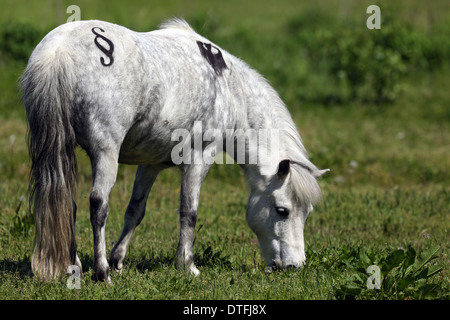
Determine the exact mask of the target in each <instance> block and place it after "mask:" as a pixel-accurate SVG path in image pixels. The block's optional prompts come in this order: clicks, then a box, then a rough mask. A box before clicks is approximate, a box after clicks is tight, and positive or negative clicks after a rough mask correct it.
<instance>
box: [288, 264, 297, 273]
mask: <svg viewBox="0 0 450 320" xmlns="http://www.w3.org/2000/svg"><path fill="white" fill-rule="evenodd" d="M286 269H288V270H294V271H296V270H297V269H298V267H297V266H296V265H294V264H290V265H288V266H286Z"/></svg>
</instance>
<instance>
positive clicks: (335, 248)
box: [0, 0, 450, 300]
mask: <svg viewBox="0 0 450 320" xmlns="http://www.w3.org/2000/svg"><path fill="white" fill-rule="evenodd" d="M7 2H8V1H7ZM369 2H370V1H350V2H346V5H340V3H341V2H339V1H329V2H328V1H327V2H326V4H316V3H313V2H310V3H307V2H305V3H304V2H301V3H299V2H298V1H288V0H286V1H277V2H276V3H277V4H276V5H275V4H273V3H271V4H267V5H260V2H255V1H245V2H242V1H239V2H238V1H226V2H221V4H220V6H219V5H211V4H210V3H211V2H210V1H195V2H182V1H164V2H157V4H152V5H151V6H150V5H148V4H147V3H148V1H136V2H133V3H132V4H129V2H127V4H123V3H122V2H108V3H110V5H108V7H105V5H104V4H102V3H100V2H83V1H80V2H79V6H80V7H81V17H82V19H92V18H96V19H104V20H108V21H112V22H116V23H119V24H123V25H126V26H128V27H130V28H132V29H135V30H140V31H145V30H150V29H152V28H154V27H155V26H156V25H157V24H158V23H159V22H161V21H162V20H163V19H165V18H168V17H172V16H185V17H186V18H187V19H188V20H189V22H191V23H192V24H193V25H194V26H195V27H196V29H197V30H199V31H201V32H203V33H204V34H206V35H207V36H208V37H210V38H211V40H212V41H215V42H217V43H218V44H220V45H221V46H223V47H224V48H225V49H227V50H228V51H230V52H231V53H234V54H236V55H238V56H239V57H241V58H243V59H244V60H246V61H247V62H248V63H249V64H250V65H252V66H253V67H254V68H255V69H257V70H259V71H261V72H262V73H263V75H264V76H266V78H267V79H268V80H269V81H270V82H271V83H272V84H273V85H274V87H275V88H276V89H277V90H278V91H279V93H280V95H281V96H282V98H283V99H284V100H285V101H286V103H287V104H288V107H289V109H290V111H291V113H292V116H293V118H294V120H295V122H296V123H297V125H298V128H299V130H300V133H301V135H302V137H303V140H304V144H305V146H306V148H307V149H308V151H309V153H310V157H311V159H312V161H313V162H314V163H315V164H317V165H318V166H319V167H320V168H330V169H331V172H330V173H329V174H327V175H326V176H325V177H323V178H322V179H321V180H320V185H321V187H322V190H323V202H322V204H320V205H319V206H317V207H316V208H315V210H314V212H313V213H312V214H311V216H310V217H309V218H308V221H307V223H306V227H305V240H306V245H307V249H306V255H307V265H306V267H305V268H304V269H303V270H302V271H299V272H292V271H286V272H275V273H271V274H268V273H266V272H265V266H264V263H263V259H262V257H261V254H260V252H259V247H258V245H257V241H256V237H255V235H254V234H253V233H252V232H251V230H250V229H249V228H248V226H247V225H246V221H245V205H246V201H247V196H248V191H247V188H246V185H245V180H244V177H243V174H242V172H241V171H240V169H239V168H238V167H237V166H236V165H214V166H213V167H212V169H211V171H210V173H209V175H208V176H207V178H206V181H205V183H204V186H203V188H202V193H201V197H200V208H199V218H198V223H197V228H196V229H197V232H196V238H195V246H194V254H195V257H194V260H195V261H196V264H197V266H198V268H199V270H200V272H201V275H200V276H199V277H192V276H189V275H186V274H185V273H184V272H180V271H178V270H177V269H176V268H175V266H174V256H175V251H176V247H177V242H178V232H179V229H178V228H179V226H178V214H177V208H178V200H179V190H180V184H179V183H180V178H179V174H178V171H177V170H176V169H171V170H167V171H165V172H163V173H162V174H161V175H160V176H159V177H158V179H157V181H156V183H155V185H154V187H153V190H152V193H151V194H150V197H149V200H148V205H147V212H146V217H145V218H144V220H143V222H142V224H141V225H140V226H139V227H138V229H137V230H136V232H135V234H134V236H133V239H132V242H131V245H130V248H129V252H128V253H127V257H126V259H125V263H124V265H125V268H124V270H123V272H122V274H120V275H119V274H112V275H111V279H112V282H113V285H107V284H102V283H95V282H93V281H92V280H91V273H92V269H91V268H92V261H93V239H92V231H91V226H90V221H89V207H88V202H89V201H88V198H89V193H90V188H91V180H92V179H91V172H90V164H89V160H88V158H87V157H86V155H85V154H84V153H83V152H82V151H81V150H80V151H79V152H78V155H79V193H78V196H77V204H78V216H77V226H76V232H77V245H78V252H79V256H80V258H81V261H82V264H83V281H82V282H81V289H80V290H76V289H74V290H70V289H68V288H67V286H66V279H62V280H58V281H53V282H41V281H39V280H37V279H35V278H34V277H32V276H31V268H30V255H31V249H32V245H33V237H34V231H33V225H32V219H30V218H29V216H27V214H28V209H27V205H26V199H25V196H26V193H27V177H28V170H29V167H30V163H29V160H28V153H27V149H26V143H25V133H26V118H25V112H24V110H23V108H22V107H21V103H20V95H19V93H18V90H17V79H18V77H19V76H20V74H21V72H22V71H23V68H24V66H25V63H26V60H25V61H24V60H20V59H17V58H16V57H14V56H11V55H9V54H8V53H7V51H6V49H3V50H0V67H1V70H2V72H1V78H0V90H1V95H0V124H1V125H0V181H1V182H2V183H0V299H85V300H92V299H172V300H173V299H226V300H228V299H340V298H343V296H342V290H341V291H340V289H341V288H342V287H343V286H344V287H345V286H348V285H349V283H350V284H355V283H359V284H361V282H355V281H356V280H355V279H356V278H355V277H357V273H355V268H357V267H358V268H362V267H363V266H364V267H365V266H366V264H367V263H373V264H376V263H379V264H380V265H381V263H382V261H385V260H386V259H387V257H392V256H393V255H396V254H397V253H398V252H399V251H398V249H399V248H404V250H407V249H408V248H413V249H414V250H415V252H417V257H419V256H420V254H421V253H422V252H426V251H427V250H429V249H430V248H433V247H435V246H439V250H438V254H437V256H436V257H435V259H433V260H432V261H430V262H428V263H427V264H426V267H429V268H432V266H434V265H440V266H442V270H441V271H439V272H438V273H437V274H435V275H433V276H431V277H430V278H429V279H424V280H420V279H419V280H420V281H417V282H411V286H412V289H404V288H401V287H398V286H397V287H395V286H394V287H393V288H394V289H392V290H390V289H389V290H388V289H386V290H381V291H368V292H367V291H362V292H360V293H359V294H356V295H354V296H350V297H352V298H356V299H422V298H429V299H448V298H449V295H448V292H449V291H450V275H449V272H450V261H449V256H448V250H449V246H450V243H449V239H450V236H449V233H448V232H449V227H450V220H449V218H448V217H449V213H450V189H449V183H450V176H449V172H450V108H449V105H450V95H449V93H448V87H450V79H449V77H448V73H449V66H448V63H446V62H445V61H449V60H448V58H449V56H448V52H447V53H446V51H445V50H443V51H442V52H441V51H439V50H437V49H436V50H435V48H434V47H433V46H434V45H436V43H439V44H441V47H442V48H447V47H446V43H447V44H448V41H447V42H445V40H442V41H441V40H440V41H437V40H436V41H435V39H441V38H439V37H438V36H439V35H440V34H441V33H442V32H443V31H440V30H450V29H449V28H448V26H449V25H450V24H449V23H450V21H448V18H447V16H448V15H446V13H447V14H448V5H447V4H446V3H445V2H443V1H442V2H441V1H436V2H433V3H432V4H429V5H425V4H422V2H420V1H399V2H396V5H390V7H389V10H387V9H386V8H387V7H388V4H387V2H380V7H381V10H382V17H383V15H384V14H386V16H387V14H388V13H390V14H391V15H393V16H394V17H396V21H398V22H399V23H400V25H402V26H403V25H406V24H408V25H411V28H412V30H414V32H415V33H414V32H412V31H411V33H408V34H410V35H412V36H411V39H412V40H411V41H412V42H413V43H415V44H416V45H417V48H419V49H420V50H422V51H420V50H419V49H418V50H419V51H420V52H425V50H428V51H426V52H428V55H425V58H423V56H419V55H417V56H414V57H415V58H417V59H419V58H420V59H424V60H420V61H422V62H424V61H425V62H429V61H433V63H437V64H436V65H433V66H432V65H429V64H427V63H418V64H416V63H415V62H414V63H413V61H419V60H414V59H410V60H407V59H406V58H405V60H403V61H402V63H403V64H404V65H405V68H406V70H405V72H404V74H403V75H402V76H401V77H399V78H398V79H396V80H395V81H396V82H395V84H396V85H397V86H398V92H396V95H395V99H393V100H392V101H390V102H388V103H381V104H380V103H377V102H374V101H364V99H361V97H356V98H355V99H352V98H349V95H347V91H346V90H347V89H346V88H347V87H346V85H347V84H348V83H347V82H345V81H343V80H342V79H341V78H339V77H336V76H335V74H333V72H332V71H330V70H331V69H329V68H328V67H329V64H328V62H327V61H324V60H321V59H317V58H316V59H315V60H314V59H312V58H308V55H304V54H301V52H302V51H301V50H302V48H303V46H306V45H311V46H310V47H309V50H313V49H314V48H315V47H314V46H315V45H316V44H317V43H314V40H315V39H314V35H315V33H314V32H315V30H317V27H318V26H319V27H320V28H323V29H324V30H328V31H329V32H331V34H334V32H336V34H339V35H347V36H348V37H349V38H348V41H352V39H354V38H352V37H351V33H350V34H349V33H346V32H352V30H353V31H355V32H360V33H359V35H361V34H362V35H363V37H362V38H360V39H363V40H362V41H369V40H370V39H369V40H368V39H366V38H364V35H365V33H364V32H377V31H364V28H365V18H366V17H367V15H366V14H365V8H367V6H368V5H369V4H372V3H371V2H370V3H369ZM69 4H72V3H69V2H67V1H44V2H32V3H28V2H27V4H25V3H24V2H21V1H9V2H8V8H9V10H10V11H9V12H10V14H9V15H5V14H3V15H1V16H0V26H1V27H0V33H1V34H4V32H3V31H4V30H6V24H8V23H9V22H10V21H14V22H16V23H20V24H21V25H23V24H28V25H30V26H32V28H35V29H36V30H37V31H38V32H39V34H41V35H43V34H45V33H46V32H48V31H49V30H50V29H51V28H53V27H54V26H56V25H58V24H60V23H62V22H64V21H65V19H66V17H67V16H68V15H66V14H65V8H66V7H67V6H68V5H69ZM422 5H423V6H427V7H426V10H420V8H421V6H422ZM313 14H314V15H313ZM309 16H311V17H315V18H314V19H312V18H311V19H310V20H309V22H308V23H306V22H305V23H304V24H303V25H301V28H302V29H301V30H303V31H305V33H304V34H302V37H297V36H298V34H297V33H296V32H298V30H299V29H298V28H299V25H300V24H299V23H301V22H302V21H305V19H307V18H308V17H309ZM321 17H322V18H321ZM315 19H316V20H315ZM343 21H344V22H345V21H348V23H349V26H350V27H348V30H347V31H345V32H342V23H343ZM314 23H315V25H314ZM358 23H361V24H362V27H361V28H362V30H360V29H358V26H359V24H358ZM344 26H345V24H344ZM383 27H387V25H383V22H382V28H383ZM23 28H25V27H23ZM296 28H297V29H296ZM339 28H340V29H339ZM308 30H310V32H309V33H308ZM366 30H367V29H366ZM402 30H403V29H402ZM405 30H406V29H405ZM427 30H431V31H427ZM403 31H404V30H403ZM386 32H387V31H386ZM405 32H406V31H405ZM408 32H409V31H408ZM427 32H429V33H428V34H427ZM305 34H306V35H308V34H310V35H311V38H305ZM442 34H445V32H444V33H442ZM387 36H390V34H389V33H386V37H387ZM424 38H428V39H430V42H429V44H426V45H425V44H424V45H423V46H422V44H423V42H422V41H423V39H424ZM292 39H295V40H292ZM300 39H303V40H302V41H305V43H303V42H301V40H300ZM364 39H365V40H364ZM386 39H387V38H386ZM386 39H385V40H386ZM387 40H389V39H387ZM387 40H386V41H387ZM394 40H395V39H394ZM397 40H398V39H397ZM397 40H396V41H397ZM37 41H39V39H38V40H37ZM415 41H416V42H415ZM0 42H1V41H0ZM367 43H369V44H370V43H371V42H367ZM2 46H3V44H1V43H0V48H2ZM319 47H320V46H319ZM3 48H5V47H4V46H3ZM267 48H270V50H269V49H267ZM385 48H388V49H389V50H393V51H395V50H397V49H398V50H400V49H399V48H397V47H394V48H389V47H387V45H386V47H385ZM427 48H428V49H427ZM31 49H32V48H31ZM24 50H30V48H28V47H24ZM314 50H320V48H318V49H317V48H316V49H314ZM389 50H388V51H386V52H390V51H389ZM433 50H434V51H433ZM352 52H354V53H355V54H360V55H361V56H362V57H364V56H365V55H366V54H367V52H364V51H363V50H361V51H352ZM430 52H432V53H433V57H438V58H435V60H430V59H431V58H429V57H431V56H432V55H431V53H430ZM318 53H321V51H318ZM322 53H323V52H322ZM344 53H345V52H344ZM446 54H447V55H446ZM327 57H328V56H327ZM439 57H441V58H439ZM341 58H342V59H346V56H345V55H342V56H341ZM327 59H330V58H327ZM436 59H437V60H436ZM439 59H441V60H439ZM380 66H383V67H386V68H389V65H386V64H383V63H382V61H381V62H380ZM341 67H342V68H345V65H341ZM375 67H377V66H376V65H375ZM378 67H379V66H378ZM367 68H369V67H367ZM392 70H394V71H395V70H397V69H396V68H393V69H392ZM339 79H341V80H342V81H341V80H339ZM364 79H365V78H364ZM362 89H363V90H367V88H362ZM369 89H370V88H369ZM305 92H306V93H305ZM362 92H365V91H362ZM330 97H334V99H330ZM336 97H337V98H339V99H336ZM134 172H135V167H132V166H120V170H119V174H118V179H117V183H116V185H115V187H114V189H113V192H112V195H111V200H110V215H109V218H108V221H107V225H106V242H107V249H108V250H110V249H111V248H112V247H113V244H114V241H117V239H118V237H119V235H120V232H121V229H122V226H123V213H124V211H125V208H126V205H127V202H128V200H129V197H130V195H131V189H132V184H133V179H134ZM365 256H368V257H369V258H368V259H366V258H365ZM383 259H384V260H383ZM399 261H400V260H399ZM404 261H406V260H404ZM404 261H403V262H399V263H400V265H397V266H396V267H395V268H394V270H393V271H391V273H390V274H388V275H386V279H397V278H398V277H397V278H395V275H396V273H395V272H400V271H401V270H402V269H401V268H402V267H401V266H402V265H401V263H404V265H406V262H404ZM359 276H361V275H359ZM367 277H368V275H367ZM362 280H365V278H364V277H363V279H362ZM386 281H388V280H386ZM389 281H390V280H389ZM423 282H426V284H427V285H428V287H424V286H422V284H423ZM386 283H387V282H386ZM362 285H363V286H364V281H363V282H362ZM421 288H428V289H429V288H432V289H433V290H431V293H429V292H428V293H427V294H423V295H421V294H419V293H421V292H422V291H420V289H421ZM428 289H427V290H428ZM374 292H375V293H376V294H374ZM347 297H348V296H347Z"/></svg>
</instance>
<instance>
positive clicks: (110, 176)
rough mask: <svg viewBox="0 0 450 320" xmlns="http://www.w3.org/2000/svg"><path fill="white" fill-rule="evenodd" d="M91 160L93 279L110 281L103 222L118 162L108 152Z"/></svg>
mask: <svg viewBox="0 0 450 320" xmlns="http://www.w3.org/2000/svg"><path fill="white" fill-rule="evenodd" d="M91 161H92V172H93V179H94V182H93V187H92V192H91V195H90V197H89V203H90V212H91V224H92V230H93V233H94V274H93V279H94V280H95V281H108V282H110V281H111V279H110V277H109V265H108V261H107V259H106V244H105V224H106V219H107V218H108V213H109V204H108V202H109V194H110V192H111V189H112V187H113V186H114V183H115V181H116V176H117V169H118V162H117V157H115V156H111V155H110V154H102V155H96V157H95V158H93V159H91Z"/></svg>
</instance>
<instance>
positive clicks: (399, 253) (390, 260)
mask: <svg viewBox="0 0 450 320" xmlns="http://www.w3.org/2000/svg"><path fill="white" fill-rule="evenodd" d="M404 258H405V252H404V251H403V250H402V249H398V250H395V251H393V252H392V253H391V254H389V255H388V256H387V257H386V259H385V261H384V265H383V268H382V271H384V273H385V274H387V273H389V272H390V271H391V270H392V269H394V268H396V267H398V266H399V265H400V263H402V261H403V260H404Z"/></svg>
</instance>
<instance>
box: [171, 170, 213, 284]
mask: <svg viewBox="0 0 450 320" xmlns="http://www.w3.org/2000/svg"><path fill="white" fill-rule="evenodd" d="M209 168H210V165H207V164H192V165H181V166H180V170H181V192H180V241H179V243H178V249H177V267H178V268H179V269H183V268H184V269H185V270H186V271H188V272H190V273H191V274H194V275H196V276H197V275H199V274H200V271H198V269H197V267H196V266H195V264H194V254H193V250H192V247H193V242H194V231H195V224H196V222H197V210H198V199H199V196H200V188H201V185H202V183H203V180H204V179H205V176H206V174H207V173H208V170H209Z"/></svg>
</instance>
